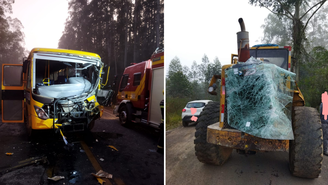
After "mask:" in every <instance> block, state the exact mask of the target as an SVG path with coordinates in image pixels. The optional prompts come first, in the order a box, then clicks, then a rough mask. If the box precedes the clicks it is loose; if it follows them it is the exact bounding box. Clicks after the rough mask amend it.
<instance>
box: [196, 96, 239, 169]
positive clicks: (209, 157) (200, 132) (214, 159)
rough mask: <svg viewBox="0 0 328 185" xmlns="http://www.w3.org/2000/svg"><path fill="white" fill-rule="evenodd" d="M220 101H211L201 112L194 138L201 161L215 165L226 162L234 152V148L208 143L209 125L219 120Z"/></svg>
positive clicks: (197, 154)
mask: <svg viewBox="0 0 328 185" xmlns="http://www.w3.org/2000/svg"><path fill="white" fill-rule="evenodd" d="M219 116H220V103H219V102H209V103H208V104H207V105H206V106H205V107H204V109H203V111H202V112H201V114H200V116H199V118H198V121H197V122H198V124H197V125H196V133H195V137H196V139H195V140H194V143H195V151H196V156H197V158H198V160H199V161H200V162H203V163H207V164H214V165H222V164H223V163H225V162H226V161H227V160H228V159H229V157H230V155H231V152H232V150H233V149H232V148H227V147H223V146H220V145H214V144H210V143H207V141H206V138H207V126H208V125H212V124H214V123H216V122H218V121H219Z"/></svg>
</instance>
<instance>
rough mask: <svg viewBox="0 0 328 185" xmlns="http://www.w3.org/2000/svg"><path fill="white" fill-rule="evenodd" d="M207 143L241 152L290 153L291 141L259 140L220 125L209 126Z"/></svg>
mask: <svg viewBox="0 0 328 185" xmlns="http://www.w3.org/2000/svg"><path fill="white" fill-rule="evenodd" d="M207 142H208V143H212V144H216V145H221V146H225V147H230V148H234V149H241V150H252V151H288V149H289V140H271V139H263V138H258V137H255V136H252V135H249V134H246V133H244V132H241V131H239V130H235V129H222V128H221V127H220V125H219V123H215V124H213V125H210V126H208V128H207Z"/></svg>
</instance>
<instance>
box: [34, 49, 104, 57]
mask: <svg viewBox="0 0 328 185" xmlns="http://www.w3.org/2000/svg"><path fill="white" fill-rule="evenodd" d="M37 52H45V53H46V52H52V53H67V54H74V55H81V56H89V57H95V58H99V59H100V56H99V55H98V54H96V53H90V52H85V51H77V50H68V49H52V48H34V49H32V51H31V52H30V55H29V57H28V58H32V57H33V53H37Z"/></svg>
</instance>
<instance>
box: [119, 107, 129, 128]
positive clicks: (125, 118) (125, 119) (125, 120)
mask: <svg viewBox="0 0 328 185" xmlns="http://www.w3.org/2000/svg"><path fill="white" fill-rule="evenodd" d="M131 114H132V107H131V104H129V103H127V104H125V105H122V106H121V107H120V110H119V119H120V123H121V125H123V126H126V125H128V124H129V123H130V122H131Z"/></svg>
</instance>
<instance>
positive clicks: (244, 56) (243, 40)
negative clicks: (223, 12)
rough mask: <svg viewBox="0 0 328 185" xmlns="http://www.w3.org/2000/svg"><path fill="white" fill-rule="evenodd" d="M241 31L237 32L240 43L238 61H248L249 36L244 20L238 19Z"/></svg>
mask: <svg viewBox="0 0 328 185" xmlns="http://www.w3.org/2000/svg"><path fill="white" fill-rule="evenodd" d="M238 22H239V25H240V29H241V31H240V32H238V33H237V44H238V61H239V62H246V61H247V60H248V59H249V58H250V54H249V36H248V32H247V31H246V29H245V24H244V20H243V19H242V18H239V19H238Z"/></svg>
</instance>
